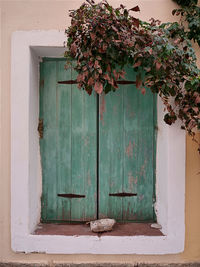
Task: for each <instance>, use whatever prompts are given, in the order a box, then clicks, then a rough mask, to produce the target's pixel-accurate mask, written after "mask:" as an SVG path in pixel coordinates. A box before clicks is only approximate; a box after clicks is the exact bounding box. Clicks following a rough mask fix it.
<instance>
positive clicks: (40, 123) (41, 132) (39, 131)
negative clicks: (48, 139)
mask: <svg viewBox="0 0 200 267" xmlns="http://www.w3.org/2000/svg"><path fill="white" fill-rule="evenodd" d="M43 131H44V125H43V119H39V123H38V133H39V137H40V138H43Z"/></svg>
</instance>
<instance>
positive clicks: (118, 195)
mask: <svg viewBox="0 0 200 267" xmlns="http://www.w3.org/2000/svg"><path fill="white" fill-rule="evenodd" d="M109 196H110V197H135V196H137V194H134V193H125V192H122V193H115V194H109Z"/></svg>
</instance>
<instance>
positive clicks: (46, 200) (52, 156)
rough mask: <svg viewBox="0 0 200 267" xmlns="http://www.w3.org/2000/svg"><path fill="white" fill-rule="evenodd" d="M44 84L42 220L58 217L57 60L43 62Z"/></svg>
mask: <svg viewBox="0 0 200 267" xmlns="http://www.w3.org/2000/svg"><path fill="white" fill-rule="evenodd" d="M41 77H43V78H42V80H43V82H41V84H43V85H42V86H41V87H40V96H41V103H40V104H41V113H40V116H41V117H43V123H44V133H43V138H42V139H40V146H41V159H42V161H41V162H42V177H43V179H42V180H43V194H42V216H41V217H42V220H54V219H55V218H56V209H57V203H56V199H55V198H54V197H53V196H55V195H56V193H57V190H56V186H57V185H56V173H57V166H56V134H57V129H56V90H55V88H56V62H52V61H48V62H43V63H42V64H41Z"/></svg>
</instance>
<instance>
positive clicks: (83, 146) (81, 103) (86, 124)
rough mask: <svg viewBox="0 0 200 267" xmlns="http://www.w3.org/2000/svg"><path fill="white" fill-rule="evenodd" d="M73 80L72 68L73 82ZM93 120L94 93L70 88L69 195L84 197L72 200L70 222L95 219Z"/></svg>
mask: <svg viewBox="0 0 200 267" xmlns="http://www.w3.org/2000/svg"><path fill="white" fill-rule="evenodd" d="M76 77H77V73H76V72H75V71H74V69H72V79H76ZM96 118H97V114H96V94H93V95H92V96H89V95H88V94H87V93H86V92H85V91H83V90H79V89H78V88H77V86H76V85H72V125H71V130H72V166H71V169H72V192H73V193H77V194H82V195H85V198H79V199H72V200H71V202H72V207H71V220H73V221H77V220H80V218H81V220H82V221H87V220H92V219H96V212H97V211H96V210H97V199H96V198H97V194H96V190H97V173H96V164H97V162H96V159H97V132H96Z"/></svg>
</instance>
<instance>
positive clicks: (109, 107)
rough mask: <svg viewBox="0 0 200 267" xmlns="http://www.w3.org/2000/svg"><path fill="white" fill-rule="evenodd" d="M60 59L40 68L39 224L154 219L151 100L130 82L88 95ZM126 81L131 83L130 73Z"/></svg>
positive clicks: (46, 61) (153, 112)
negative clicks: (75, 81) (40, 206)
mask: <svg viewBox="0 0 200 267" xmlns="http://www.w3.org/2000/svg"><path fill="white" fill-rule="evenodd" d="M64 65H65V60H63V59H50V58H44V59H43V62H42V63H41V65H40V120H41V121H42V122H43V135H42V138H40V154H41V167H42V200H41V205H42V208H41V210H42V212H41V220H42V221H43V222H56V221H57V222H62V221H66V222H70V221H79V222H81V221H89V220H94V219H97V218H107V217H109V218H115V219H116V220H118V221H152V220H154V209H153V202H154V183H155V153H156V148H155V147H156V137H155V124H156V103H155V102H156V101H155V97H154V95H153V94H152V93H151V92H150V91H149V90H147V92H146V94H145V95H142V94H141V93H140V92H139V91H138V90H137V89H136V88H135V86H134V85H133V84H130V85H120V87H121V88H119V89H118V90H117V91H116V92H111V93H109V94H107V95H104V94H103V95H101V96H98V95H97V94H96V93H94V92H93V94H92V95H91V96H89V95H88V94H87V93H86V92H85V91H83V90H79V89H77V86H76V84H59V83H58V81H63V80H75V79H76V76H77V74H76V72H75V71H74V70H73V69H72V68H71V69H68V70H65V69H64ZM126 72H127V75H126V79H127V80H135V73H134V72H133V70H132V69H131V68H127V69H126Z"/></svg>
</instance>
